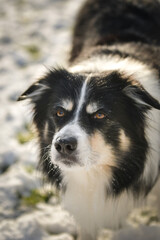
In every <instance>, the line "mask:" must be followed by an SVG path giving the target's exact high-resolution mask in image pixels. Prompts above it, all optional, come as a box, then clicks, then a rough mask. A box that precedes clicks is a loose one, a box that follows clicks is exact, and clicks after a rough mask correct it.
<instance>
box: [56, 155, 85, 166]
mask: <svg viewBox="0 0 160 240" xmlns="http://www.w3.org/2000/svg"><path fill="white" fill-rule="evenodd" d="M53 162H54V163H55V164H56V165H58V166H59V167H60V168H61V169H71V168H77V167H82V165H81V164H80V162H79V160H78V159H77V157H73V156H70V157H65V156H63V157H62V156H57V157H56V159H55V160H53Z"/></svg>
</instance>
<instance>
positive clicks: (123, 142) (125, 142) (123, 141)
mask: <svg viewBox="0 0 160 240" xmlns="http://www.w3.org/2000/svg"><path fill="white" fill-rule="evenodd" d="M119 140H120V149H121V150H122V151H124V152H126V151H127V150H128V149H129V147H130V139H129V138H128V137H127V136H126V134H125V132H124V130H123V129H121V131H120V136H119Z"/></svg>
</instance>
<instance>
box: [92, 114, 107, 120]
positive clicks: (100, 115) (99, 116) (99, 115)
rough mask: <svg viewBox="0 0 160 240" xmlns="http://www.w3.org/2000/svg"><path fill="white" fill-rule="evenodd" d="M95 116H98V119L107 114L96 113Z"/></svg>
mask: <svg viewBox="0 0 160 240" xmlns="http://www.w3.org/2000/svg"><path fill="white" fill-rule="evenodd" d="M94 118H96V119H103V118H105V114H104V113H96V114H95V115H94Z"/></svg>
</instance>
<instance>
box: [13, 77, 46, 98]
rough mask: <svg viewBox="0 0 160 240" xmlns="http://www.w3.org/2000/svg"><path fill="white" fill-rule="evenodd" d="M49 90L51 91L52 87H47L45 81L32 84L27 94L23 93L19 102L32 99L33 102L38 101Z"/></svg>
mask: <svg viewBox="0 0 160 240" xmlns="http://www.w3.org/2000/svg"><path fill="white" fill-rule="evenodd" d="M47 89H50V87H49V86H48V85H47V83H46V82H45V81H44V80H40V81H37V82H35V83H34V84H32V85H31V86H30V87H29V88H28V89H27V90H26V91H25V92H23V93H22V94H21V95H20V96H19V98H18V99H17V101H21V100H25V99H30V100H32V101H33V102H34V101H35V100H37V99H38V98H39V97H40V96H41V94H42V93H43V92H45V91H46V90H47Z"/></svg>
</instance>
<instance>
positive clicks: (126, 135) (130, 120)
mask: <svg viewBox="0 0 160 240" xmlns="http://www.w3.org/2000/svg"><path fill="white" fill-rule="evenodd" d="M23 99H30V100H31V101H32V103H33V105H34V108H33V112H34V123H35V125H36V127H37V130H38V133H39V140H40V148H41V164H42V165H43V168H44V169H43V170H45V171H46V172H47V174H50V177H52V176H51V174H52V173H53V171H52V170H53V166H57V165H58V166H59V167H60V169H62V171H63V170H64V171H65V170H69V169H73V170H74V168H86V169H90V168H92V167H98V168H101V169H102V170H104V172H106V174H111V173H112V175H113V176H114V177H113V185H115V191H116V187H117V188H119V186H120V185H121V186H122V188H123V186H124V185H127V184H130V182H133V181H135V179H136V178H138V177H139V176H140V174H141V173H142V171H143V169H144V163H145V158H146V154H147V148H148V145H147V141H146V138H145V114H146V113H147V111H148V110H149V109H150V108H151V107H154V108H157V109H160V104H159V103H158V101H157V100H155V99H154V98H153V97H152V96H151V95H150V94H149V93H147V92H146V91H145V89H144V88H143V87H142V86H141V85H140V84H139V83H138V82H136V80H135V79H132V77H126V76H125V75H124V74H121V73H119V72H118V71H114V72H109V71H108V72H103V73H100V74H87V73H86V74H85V73H84V74H78V73H76V74H75V73H74V74H73V73H69V72H68V71H66V70H64V69H58V70H56V69H55V70H53V71H50V72H49V73H48V74H47V75H46V76H45V77H43V78H42V79H41V80H39V81H37V82H36V83H35V84H33V85H32V86H31V87H30V88H29V89H28V90H27V91H25V92H24V93H23V94H22V95H21V96H20V97H19V100H23ZM54 173H55V172H54Z"/></svg>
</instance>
